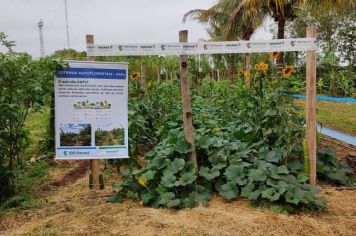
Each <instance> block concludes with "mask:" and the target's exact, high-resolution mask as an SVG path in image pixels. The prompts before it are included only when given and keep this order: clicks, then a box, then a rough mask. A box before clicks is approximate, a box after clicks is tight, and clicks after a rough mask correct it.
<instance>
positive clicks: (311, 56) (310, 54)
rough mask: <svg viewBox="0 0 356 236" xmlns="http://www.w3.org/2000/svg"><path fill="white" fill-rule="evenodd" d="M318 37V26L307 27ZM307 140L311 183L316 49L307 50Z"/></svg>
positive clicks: (313, 179) (309, 34) (313, 174)
mask: <svg viewBox="0 0 356 236" xmlns="http://www.w3.org/2000/svg"><path fill="white" fill-rule="evenodd" d="M313 37H316V28H315V27H308V28H307V38H313ZM306 60H307V61H306V125H307V127H306V140H307V147H308V154H309V183H310V184H313V185H315V184H316V149H317V145H316V51H307V52H306Z"/></svg>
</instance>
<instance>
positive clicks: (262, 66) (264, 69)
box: [255, 61, 269, 74]
mask: <svg viewBox="0 0 356 236" xmlns="http://www.w3.org/2000/svg"><path fill="white" fill-rule="evenodd" d="M268 67H269V65H268V64H266V63H264V62H263V61H261V62H260V63H258V64H256V65H255V69H256V70H258V71H262V72H263V73H265V74H266V73H267V71H268Z"/></svg>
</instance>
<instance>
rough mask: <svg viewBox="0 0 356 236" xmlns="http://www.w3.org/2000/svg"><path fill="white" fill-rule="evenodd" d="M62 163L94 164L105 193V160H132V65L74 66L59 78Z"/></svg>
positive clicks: (57, 96) (59, 155) (58, 141)
mask: <svg viewBox="0 0 356 236" xmlns="http://www.w3.org/2000/svg"><path fill="white" fill-rule="evenodd" d="M55 113H56V116H55V117H56V139H55V140H56V159H61V160H88V159H89V160H91V175H92V183H93V184H92V187H93V189H94V190H99V189H100V182H99V178H100V177H99V176H100V159H109V158H111V159H114V158H115V159H117V158H128V67H127V63H108V62H88V61H68V67H67V68H64V69H62V70H59V71H57V73H56V79H55Z"/></svg>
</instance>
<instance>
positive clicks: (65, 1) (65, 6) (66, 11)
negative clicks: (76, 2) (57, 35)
mask: <svg viewBox="0 0 356 236" xmlns="http://www.w3.org/2000/svg"><path fill="white" fill-rule="evenodd" d="M64 8H65V9H64V10H65V13H66V28H67V47H68V49H69V48H70V44H69V27H68V10H67V0H64Z"/></svg>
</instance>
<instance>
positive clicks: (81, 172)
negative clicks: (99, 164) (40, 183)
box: [51, 161, 89, 187]
mask: <svg viewBox="0 0 356 236" xmlns="http://www.w3.org/2000/svg"><path fill="white" fill-rule="evenodd" d="M77 165H78V166H77V167H75V168H74V169H72V170H70V171H69V172H67V173H66V174H64V175H63V176H60V177H59V178H57V179H56V180H54V181H53V182H52V183H51V185H52V186H56V187H59V186H65V185H68V184H70V183H72V182H75V181H76V180H78V179H80V178H83V177H84V176H85V175H86V173H87V171H88V167H89V161H78V162H77Z"/></svg>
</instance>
